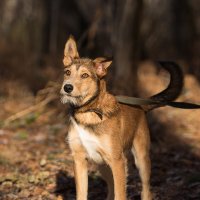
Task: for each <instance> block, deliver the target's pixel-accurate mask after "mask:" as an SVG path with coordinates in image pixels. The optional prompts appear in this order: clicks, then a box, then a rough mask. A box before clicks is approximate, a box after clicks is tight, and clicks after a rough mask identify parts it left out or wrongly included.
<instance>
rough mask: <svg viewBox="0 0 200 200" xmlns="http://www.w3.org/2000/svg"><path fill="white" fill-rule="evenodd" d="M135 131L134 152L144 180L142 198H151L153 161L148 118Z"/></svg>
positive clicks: (144, 199)
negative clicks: (150, 150) (151, 160)
mask: <svg viewBox="0 0 200 200" xmlns="http://www.w3.org/2000/svg"><path fill="white" fill-rule="evenodd" d="M142 120H143V121H141V122H140V124H139V126H138V130H137V131H136V133H135V137H134V141H133V146H132V153H133V156H134V158H135V164H136V167H137V168H138V170H139V174H140V178H141V182H142V194H141V199H142V200H151V199H152V194H151V191H150V183H149V181H150V174H151V162H150V158H149V148H150V136H149V129H148V126H147V122H146V119H142Z"/></svg>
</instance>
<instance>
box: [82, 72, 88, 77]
mask: <svg viewBox="0 0 200 200" xmlns="http://www.w3.org/2000/svg"><path fill="white" fill-rule="evenodd" d="M88 77H89V75H88V74H87V73H84V74H82V75H81V78H88Z"/></svg>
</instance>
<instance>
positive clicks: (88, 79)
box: [60, 36, 112, 106]
mask: <svg viewBox="0 0 200 200" xmlns="http://www.w3.org/2000/svg"><path fill="white" fill-rule="evenodd" d="M63 63H64V81H63V85H62V88H61V91H60V93H61V96H62V97H61V101H62V103H70V104H73V105H75V106H82V105H84V104H86V103H87V102H89V101H91V100H92V99H94V98H95V97H96V96H97V95H98V94H99V90H100V86H99V84H100V80H101V79H102V78H103V77H104V76H105V75H106V73H107V68H108V67H109V66H110V64H111V63H112V61H110V60H109V61H108V60H106V59H105V58H96V59H94V60H92V59H89V58H80V57H79V53H78V51H77V46H76V42H75V40H74V38H73V37H72V36H70V38H69V39H68V40H67V42H66V44H65V49H64V59H63Z"/></svg>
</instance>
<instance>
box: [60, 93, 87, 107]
mask: <svg viewBox="0 0 200 200" xmlns="http://www.w3.org/2000/svg"><path fill="white" fill-rule="evenodd" d="M60 97H61V98H60V99H61V102H62V103H63V104H66V103H71V104H74V105H79V104H80V102H81V101H82V99H83V96H81V95H72V94H61V96H60Z"/></svg>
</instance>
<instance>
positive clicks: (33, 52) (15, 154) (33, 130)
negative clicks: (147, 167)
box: [0, 0, 200, 200]
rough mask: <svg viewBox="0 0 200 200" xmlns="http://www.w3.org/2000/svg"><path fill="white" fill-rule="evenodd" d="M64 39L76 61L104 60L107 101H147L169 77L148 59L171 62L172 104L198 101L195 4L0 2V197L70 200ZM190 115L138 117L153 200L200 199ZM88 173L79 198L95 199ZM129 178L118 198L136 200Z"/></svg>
mask: <svg viewBox="0 0 200 200" xmlns="http://www.w3.org/2000/svg"><path fill="white" fill-rule="evenodd" d="M70 34H72V35H74V37H75V38H76V40H77V44H78V49H79V51H80V55H81V56H85V57H91V58H95V57H99V56H106V57H112V56H113V65H112V67H111V68H110V71H109V75H108V78H107V81H108V85H109V89H110V90H112V91H113V92H114V93H116V94H127V95H134V96H145V97H146V96H150V95H152V94H155V93H156V92H158V91H160V90H162V89H163V88H164V87H166V85H167V83H168V81H169V77H168V75H167V74H165V73H164V72H162V73H159V75H158V72H157V71H156V70H155V67H154V64H153V63H152V62H151V61H152V60H153V61H155V60H173V61H176V62H178V63H179V64H180V65H181V67H182V69H183V71H184V73H185V87H184V90H183V93H182V95H181V97H180V98H179V100H182V101H190V102H196V103H200V86H199V80H200V1H199V0H181V1H178V0H95V1H94V0H74V1H66V0H1V1H0V106H1V110H0V125H1V128H0V199H9V200H10V199H11V200H12V199H37V200H38V199H56V198H58V199H59V198H61V196H62V197H64V198H65V199H74V197H75V187H74V182H73V172H72V168H73V167H72V159H71V157H70V156H69V150H68V148H66V147H65V144H64V142H63V141H64V138H65V136H66V134H67V131H66V130H65V129H66V128H65V121H66V119H65V116H66V114H65V113H64V112H63V110H64V109H63V105H61V103H60V102H59V88H60V83H61V81H62V71H63V70H62V67H63V64H62V57H63V50H64V44H65V42H66V40H67V38H68V37H69V35H70ZM199 114H200V113H199V111H197V110H195V111H194V110H193V111H188V110H187V111H186V110H179V109H173V108H161V109H158V110H156V111H154V112H152V113H150V114H149V115H148V118H149V124H150V129H151V133H152V150H151V151H152V162H153V164H152V170H153V171H152V190H153V192H154V195H155V199H162V200H165V199H166V200H167V199H175V198H176V199H177V200H178V199H180V200H183V199H199V198H200V173H199V169H200V159H199V156H200V153H199V152H200V132H199V130H200V124H199ZM94 168H95V167H94V166H92V167H91V168H90V172H91V175H90V191H91V192H90V195H89V197H90V199H97V200H98V199H99V200H100V199H105V193H106V187H105V183H104V182H103V181H102V180H101V179H100V178H98V176H97V174H96V173H95V172H94ZM132 171H134V172H132ZM132 171H131V173H130V176H129V181H128V187H127V190H128V194H129V197H130V199H140V197H139V191H140V187H141V185H140V181H139V178H138V175H137V172H136V170H132ZM102 191H104V193H103V192H102Z"/></svg>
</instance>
